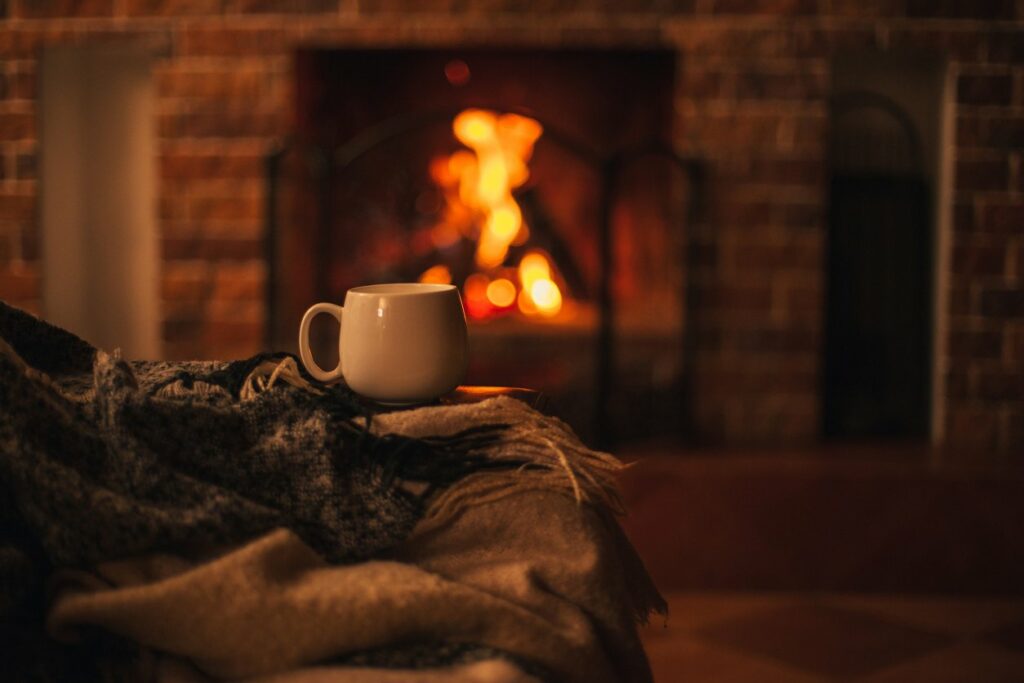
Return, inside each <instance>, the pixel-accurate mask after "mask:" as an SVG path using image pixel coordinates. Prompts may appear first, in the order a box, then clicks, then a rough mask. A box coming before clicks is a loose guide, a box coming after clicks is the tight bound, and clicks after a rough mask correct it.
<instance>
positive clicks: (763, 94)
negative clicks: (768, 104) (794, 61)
mask: <svg viewBox="0 0 1024 683" xmlns="http://www.w3.org/2000/svg"><path fill="white" fill-rule="evenodd" d="M827 90H828V74H827V73H826V72H824V71H808V70H794V71H791V72H774V73H773V72H759V71H756V70H752V71H743V72H740V73H739V74H737V75H736V76H735V93H736V97H737V98H738V99H748V98H749V99H763V100H809V99H810V100H815V99H821V98H823V97H825V94H826V92H827Z"/></svg>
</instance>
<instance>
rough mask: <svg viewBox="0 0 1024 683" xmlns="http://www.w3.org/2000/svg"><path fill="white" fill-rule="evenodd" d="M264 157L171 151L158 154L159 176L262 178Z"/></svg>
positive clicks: (227, 152)
mask: <svg viewBox="0 0 1024 683" xmlns="http://www.w3.org/2000/svg"><path fill="white" fill-rule="evenodd" d="M263 162H264V158H263V155H262V154H256V153H253V152H251V151H242V152H235V151H233V150H231V148H230V147H225V148H222V150H221V151H199V152H193V151H187V150H182V151H173V150H165V151H164V152H163V153H162V154H161V155H160V176H161V177H162V178H165V179H169V180H203V179H216V178H262V177H263V170H264V166H263Z"/></svg>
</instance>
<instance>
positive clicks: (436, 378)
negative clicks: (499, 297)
mask: <svg viewBox="0 0 1024 683" xmlns="http://www.w3.org/2000/svg"><path fill="white" fill-rule="evenodd" d="M320 313H328V314H330V315H333V316H334V317H335V318H337V319H338V322H339V323H340V324H341V334H340V336H339V338H338V357H339V362H338V366H337V367H336V368H334V369H333V370H330V371H325V370H323V369H322V368H321V367H320V366H319V365H317V363H316V361H315V360H314V359H313V354H312V353H311V352H310V349H309V324H310V322H311V321H312V320H313V318H314V317H316V316H317V315H318V314H320ZM299 356H300V357H301V358H302V364H303V365H305V366H306V370H308V371H309V374H311V375H313V377H315V378H316V379H318V380H320V381H322V382H332V381H335V380H339V379H344V380H345V383H346V384H347V385H348V386H349V388H351V389H352V390H353V391H355V392H356V393H358V394H361V395H363V396H366V397H367V398H372V399H374V400H375V401H378V402H381V403H396V404H402V403H419V402H423V401H429V400H432V399H434V398H437V397H438V396H441V395H443V394H446V393H448V392H449V391H451V390H453V389H454V388H455V387H457V386H458V385H459V383H460V382H462V380H463V378H464V377H465V374H466V366H467V364H468V361H469V354H468V350H467V335H466V314H465V312H464V311H463V308H462V299H461V297H460V296H459V290H458V289H457V288H456V287H455V286H454V285H435V284H423V283H402V284H387V285H368V286H366V287H356V288H354V289H350V290H348V293H346V295H345V305H344V307H342V306H336V305H335V304H329V303H319V304H315V305H313V306H311V307H310V309H309V310H308V311H306V314H305V315H304V316H302V323H301V325H300V326H299Z"/></svg>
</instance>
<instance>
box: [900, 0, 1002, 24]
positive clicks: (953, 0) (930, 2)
mask: <svg viewBox="0 0 1024 683" xmlns="http://www.w3.org/2000/svg"><path fill="white" fill-rule="evenodd" d="M1015 12H1016V7H1015V2H1014V0H970V2H964V1H963V0H907V16H908V17H914V18H941V19H987V20H992V19H1013V18H1014V16H1015Z"/></svg>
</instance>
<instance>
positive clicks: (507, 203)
mask: <svg viewBox="0 0 1024 683" xmlns="http://www.w3.org/2000/svg"><path fill="white" fill-rule="evenodd" d="M452 131H453V132H454V133H455V137H456V138H458V140H459V142H461V143H463V144H464V145H466V146H467V147H469V148H470V149H472V150H473V153H474V154H475V156H473V157H470V158H467V155H468V154H469V153H468V152H466V151H461V152H456V153H455V154H453V155H452V157H451V161H450V162H449V164H448V171H449V173H451V175H452V176H453V177H456V178H458V188H459V199H460V200H461V201H462V202H463V203H464V204H465V205H466V206H469V207H470V208H472V209H474V210H475V211H477V212H479V213H480V215H481V216H482V222H481V223H480V225H481V229H480V232H481V235H480V241H479V243H478V245H477V252H476V257H475V260H476V264H477V266H478V267H480V268H494V267H497V266H499V265H501V264H502V263H503V262H504V261H505V258H506V256H507V255H508V248H509V246H511V245H512V244H513V242H515V241H516V238H517V237H518V236H519V233H520V231H521V230H522V228H523V217H522V211H521V210H520V209H519V205H518V204H517V203H516V200H515V199H514V198H513V197H512V190H514V189H515V188H517V187H519V186H521V185H522V184H523V183H525V182H526V181H527V180H528V179H529V177H530V173H529V170H528V169H527V166H526V162H527V161H529V159H530V156H531V155H532V154H533V144H534V143H535V142H536V141H537V138H539V137H540V135H541V133H542V132H543V128H541V126H540V124H539V123H537V122H536V121H534V120H533V119H528V118H526V117H524V116H518V115H516V114H502V115H501V116H498V115H496V114H495V113H494V112H489V111H484V110H482V109H467V110H466V111H463V112H462V113H460V114H459V115H458V116H456V117H455V121H453V122H452ZM457 156H458V157H459V158H458V160H457V161H456V157H457ZM435 177H436V175H435ZM449 184H454V183H451V182H450V181H449ZM523 239H524V240H525V237H524V238H523Z"/></svg>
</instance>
